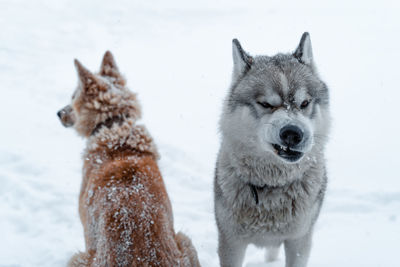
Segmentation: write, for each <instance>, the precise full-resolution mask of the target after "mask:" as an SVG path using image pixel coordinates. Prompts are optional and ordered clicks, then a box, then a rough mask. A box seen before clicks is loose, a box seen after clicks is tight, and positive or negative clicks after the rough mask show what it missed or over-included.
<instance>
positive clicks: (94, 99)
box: [72, 52, 141, 137]
mask: <svg viewBox="0 0 400 267" xmlns="http://www.w3.org/2000/svg"><path fill="white" fill-rule="evenodd" d="M75 66H76V69H77V72H78V78H79V85H78V88H77V89H76V92H75V94H74V98H73V99H72V108H73V112H74V114H75V117H76V122H75V124H74V127H75V129H76V130H77V132H78V133H79V134H80V135H82V136H85V137H88V136H90V135H91V133H92V131H93V130H94V129H95V127H96V125H98V124H99V123H101V122H103V121H105V120H107V119H109V118H112V117H116V116H125V117H129V118H130V119H132V120H138V119H140V117H141V110H140V105H139V103H138V101H137V98H136V94H134V93H132V92H131V91H129V90H128V89H127V88H126V87H125V86H124V85H125V79H124V78H123V77H122V75H121V74H120V73H119V71H118V68H117V67H116V64H115V62H114V60H113V59H112V56H111V54H110V53H109V52H107V53H106V54H105V56H104V59H103V63H102V67H101V70H100V72H99V74H93V73H91V72H90V71H89V70H87V69H86V68H85V67H84V66H83V65H82V64H81V63H80V62H79V61H78V60H75Z"/></svg>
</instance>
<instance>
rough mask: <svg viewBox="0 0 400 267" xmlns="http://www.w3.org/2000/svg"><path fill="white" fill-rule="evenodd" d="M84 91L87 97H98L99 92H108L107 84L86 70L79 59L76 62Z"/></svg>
mask: <svg viewBox="0 0 400 267" xmlns="http://www.w3.org/2000/svg"><path fill="white" fill-rule="evenodd" d="M74 63H75V67H76V70H77V72H78V77H79V81H80V83H81V85H82V90H83V91H84V92H85V94H87V95H96V94H97V93H98V92H99V91H106V90H107V88H108V86H107V84H106V83H105V82H104V81H102V80H100V79H99V78H97V77H96V76H95V75H94V74H93V73H91V72H90V71H89V70H88V69H86V68H85V67H84V66H83V65H82V64H81V63H80V62H79V61H78V60H77V59H75V60H74Z"/></svg>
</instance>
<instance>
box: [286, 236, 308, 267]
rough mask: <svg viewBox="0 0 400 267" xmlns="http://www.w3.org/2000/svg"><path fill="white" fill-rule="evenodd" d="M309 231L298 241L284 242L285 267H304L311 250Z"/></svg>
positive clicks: (289, 240)
mask: <svg viewBox="0 0 400 267" xmlns="http://www.w3.org/2000/svg"><path fill="white" fill-rule="evenodd" d="M311 236H312V233H311V231H310V232H309V233H307V234H306V235H304V236H303V237H300V238H298V239H288V240H286V241H285V258H286V267H306V266H307V261H308V257H309V255H310V249H311Z"/></svg>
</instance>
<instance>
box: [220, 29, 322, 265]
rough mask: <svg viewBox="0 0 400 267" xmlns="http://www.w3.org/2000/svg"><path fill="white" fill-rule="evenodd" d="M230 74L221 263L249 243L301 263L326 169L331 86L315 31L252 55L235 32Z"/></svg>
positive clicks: (237, 260)
mask: <svg viewBox="0 0 400 267" xmlns="http://www.w3.org/2000/svg"><path fill="white" fill-rule="evenodd" d="M233 61H234V68H233V77H232V84H231V88H230V92H229V94H228V97H227V98H226V101H225V104H224V110H223V114H222V118H221V121H220V130H221V133H222V144H221V148H220V151H219V155H218V160H217V164H216V174H215V183H214V197H215V217H216V221H217V226H218V233H219V248H218V253H219V258H220V264H221V266H230V267H233V266H241V265H242V262H243V257H244V254H245V250H246V247H247V245H249V244H254V245H256V246H258V247H266V248H268V249H269V251H268V253H267V254H266V261H273V260H275V259H276V258H277V255H278V252H279V246H280V245H281V244H284V247H285V254H286V266H287V267H304V266H306V265H307V260H308V257H309V254H310V248H311V238H312V232H313V226H314V223H315V221H316V220H317V217H318V215H319V212H320V208H321V204H322V201H323V198H324V193H325V190H326V184H327V176H326V168H325V159H324V146H325V143H326V141H327V134H328V131H329V124H330V115H329V96H328V88H327V86H326V85H325V83H324V82H323V81H321V79H320V78H319V76H318V74H317V70H316V67H315V65H314V61H313V53H312V48H311V41H310V36H309V34H308V33H304V34H303V36H302V38H301V40H300V44H299V45H298V47H297V49H296V51H295V52H294V53H292V54H277V55H275V56H272V57H270V56H256V57H252V56H250V55H249V54H248V53H246V52H245V51H244V50H243V49H242V47H241V45H240V43H239V41H238V40H236V39H234V40H233Z"/></svg>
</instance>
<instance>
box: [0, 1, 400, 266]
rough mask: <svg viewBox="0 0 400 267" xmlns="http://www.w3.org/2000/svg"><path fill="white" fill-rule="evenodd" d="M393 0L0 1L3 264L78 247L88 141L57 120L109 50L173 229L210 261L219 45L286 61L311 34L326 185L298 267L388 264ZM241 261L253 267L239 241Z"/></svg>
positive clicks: (398, 181)
mask: <svg viewBox="0 0 400 267" xmlns="http://www.w3.org/2000/svg"><path fill="white" fill-rule="evenodd" d="M399 10H400V4H399V2H398V1H346V0H340V1H335V2H332V3H326V1H317V0H315V1H296V2H289V1H277V0H276V1H240V3H234V2H233V1H230V0H222V1H213V0H206V1H198V2H196V3H194V2H193V3H192V2H190V1H184V0H174V1H161V0H159V1H141V2H139V1H130V0H126V1H107V0H101V1H100V0H98V1H91V2H89V1H65V0H64V1H60V0H59V1H51V0H47V1H43V0H41V1H28V0H27V1H19V0H1V1H0V25H1V30H0V81H1V86H0V92H1V104H0V122H1V131H0V140H1V144H0V266H2V267H4V266H41V267H46V266H64V265H65V263H66V261H67V260H68V258H69V257H70V256H71V255H72V254H73V253H74V252H76V251H78V250H82V249H84V242H83V234H82V226H81V224H80V221H79V219H78V212H77V210H78V192H79V187H80V181H81V164H82V162H81V152H82V150H83V148H84V141H83V140H82V139H81V138H79V137H78V136H77V135H76V134H75V132H74V131H72V130H70V129H64V128H63V127H62V126H61V124H60V122H59V121H58V118H57V116H56V112H57V111H58V110H59V109H60V108H61V107H63V106H64V105H66V104H67V103H68V102H69V99H70V97H71V94H72V92H73V89H74V88H75V85H76V84H77V77H76V73H75V69H74V66H73V58H78V59H79V60H80V61H81V62H82V63H83V64H84V65H86V66H87V67H88V68H89V69H91V70H98V68H99V66H100V62H101V58H102V56H103V54H104V52H105V51H106V50H107V49H110V50H111V51H112V52H113V53H114V55H115V57H116V60H117V63H118V65H119V67H120V70H121V71H122V72H123V73H124V74H125V76H126V77H127V79H128V85H129V87H130V88H131V89H132V90H133V91H135V92H137V93H138V95H139V99H140V101H141V103H142V106H143V112H144V119H143V122H144V123H145V124H146V125H147V127H148V128H149V130H150V132H151V133H152V135H153V136H154V138H155V140H156V142H157V144H158V146H159V149H160V152H161V155H162V159H161V161H160V165H161V169H162V172H163V175H164V179H165V181H166V184H167V189H168V192H169V195H170V198H171V200H172V204H173V209H174V216H175V228H176V230H182V231H184V232H186V233H187V234H188V235H189V236H191V238H192V240H193V242H194V244H195V246H196V248H197V250H198V254H199V257H200V261H201V263H202V265H203V266H211V267H213V266H218V257H217V253H216V247H217V234H216V233H217V232H216V227H215V223H214V215H213V200H212V180H213V168H214V163H215V159H216V154H217V150H218V146H219V136H218V128H217V125H218V117H219V114H220V112H221V106H222V100H223V98H224V96H225V94H226V93H227V90H228V86H229V83H230V75H231V69H232V59H231V40H232V38H234V37H237V38H239V40H240V41H241V43H242V45H243V47H244V48H245V49H246V50H247V51H248V52H249V53H251V54H253V55H255V54H269V55H272V54H275V53H277V52H289V51H293V50H294V49H295V47H296V46H297V44H298V42H299V40H300V37H301V34H302V33H303V32H304V31H309V32H310V34H311V40H312V44H313V48H314V56H315V61H316V63H317V66H318V67H319V71H320V74H321V76H322V77H323V78H324V79H325V81H326V82H327V84H328V85H329V86H330V89H331V99H332V100H331V103H332V113H333V119H334V123H333V129H332V134H331V138H330V142H329V146H328V151H327V152H328V154H327V158H328V163H329V179H330V182H329V189H328V194H327V198H326V202H325V204H324V208H323V210H322V214H321V217H320V219H319V221H318V223H317V225H316V231H315V236H314V245H313V250H312V255H311V259H310V266H314V267H317V266H324V267H334V266H335V267H337V266H362V267H396V266H400V265H399V260H398V252H399V248H400V171H399V170H400V157H399V150H400V139H399V137H398V136H399V132H400V123H399V115H400V114H399V106H398V103H399V97H400V88H399V84H400V83H399V77H400V75H399V70H398V69H399V68H398V64H399V63H398V62H399V61H400V49H399V48H400V37H399V34H400V17H399ZM245 266H247V267H256V266H257V267H261V266H263V267H267V266H269V267H283V266H284V257H283V252H282V251H281V254H280V260H279V262H276V263H273V264H269V265H268V264H264V263H263V251H261V250H258V249H256V248H255V247H249V249H248V250H247V254H246V259H245Z"/></svg>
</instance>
